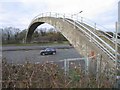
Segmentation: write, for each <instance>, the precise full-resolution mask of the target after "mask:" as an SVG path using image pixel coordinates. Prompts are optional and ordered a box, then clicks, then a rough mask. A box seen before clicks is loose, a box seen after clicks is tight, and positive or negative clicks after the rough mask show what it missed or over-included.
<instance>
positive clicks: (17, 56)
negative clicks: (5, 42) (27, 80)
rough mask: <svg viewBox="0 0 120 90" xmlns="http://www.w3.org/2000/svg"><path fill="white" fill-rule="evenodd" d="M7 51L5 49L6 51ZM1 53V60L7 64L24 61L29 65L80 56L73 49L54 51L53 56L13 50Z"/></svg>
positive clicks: (33, 51) (36, 51)
mask: <svg viewBox="0 0 120 90" xmlns="http://www.w3.org/2000/svg"><path fill="white" fill-rule="evenodd" d="M6 50H7V49H6ZM6 50H5V51H4V50H3V51H2V58H3V60H6V61H7V62H9V63H15V64H23V63H25V62H26V61H29V62H31V63H36V62H45V61H59V60H64V59H69V58H80V57H81V56H80V55H79V54H78V52H77V51H76V50H75V49H74V48H69V49H56V51H57V53H56V54H55V55H45V56H42V55H40V49H38V50H13V51H11V50H10V51H9V50H7V51H6Z"/></svg>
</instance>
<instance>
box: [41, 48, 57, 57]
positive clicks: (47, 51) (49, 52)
mask: <svg viewBox="0 0 120 90" xmlns="http://www.w3.org/2000/svg"><path fill="white" fill-rule="evenodd" d="M53 54H56V50H55V49H54V48H46V49H44V50H41V51H40V55H53Z"/></svg>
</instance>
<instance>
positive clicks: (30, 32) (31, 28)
mask: <svg viewBox="0 0 120 90" xmlns="http://www.w3.org/2000/svg"><path fill="white" fill-rule="evenodd" d="M43 23H44V22H35V23H33V24H32V25H31V26H30V27H29V29H28V33H27V37H26V42H27V43H30V41H31V39H32V34H33V33H34V31H35V29H36V28H37V27H38V26H39V25H41V24H43Z"/></svg>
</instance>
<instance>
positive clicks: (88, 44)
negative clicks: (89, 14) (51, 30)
mask: <svg viewBox="0 0 120 90" xmlns="http://www.w3.org/2000/svg"><path fill="white" fill-rule="evenodd" d="M43 23H48V24H51V25H52V26H54V27H55V28H56V29H57V30H59V31H60V32H61V34H63V36H64V37H66V39H67V40H68V41H69V42H70V43H71V44H72V45H73V46H74V47H75V48H76V50H77V51H78V52H79V54H81V55H83V56H87V57H88V56H89V55H90V54H91V52H94V55H97V54H100V55H102V58H103V59H104V61H106V62H108V61H109V62H111V65H112V64H113V63H112V61H111V60H109V59H110V58H109V56H107V55H106V54H105V53H104V52H103V51H102V50H101V49H100V48H99V47H97V46H96V44H95V43H94V42H92V41H90V39H88V38H87V37H86V35H85V34H84V33H83V32H82V31H80V30H79V28H77V27H75V26H74V25H72V24H71V23H69V22H67V21H66V20H64V19H61V18H54V17H41V18H37V19H35V20H34V21H33V22H32V23H31V24H30V26H29V28H28V33H27V36H26V42H27V43H29V42H30V41H31V38H32V34H33V32H34V31H35V29H36V28H37V27H38V26H39V25H41V24H43Z"/></svg>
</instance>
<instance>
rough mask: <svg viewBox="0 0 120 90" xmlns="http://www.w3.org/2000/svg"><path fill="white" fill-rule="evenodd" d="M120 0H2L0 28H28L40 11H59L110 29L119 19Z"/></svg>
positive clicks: (112, 29)
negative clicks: (119, 5) (119, 3)
mask: <svg viewBox="0 0 120 90" xmlns="http://www.w3.org/2000/svg"><path fill="white" fill-rule="evenodd" d="M118 1H119V0H0V28H4V27H9V26H12V27H16V28H20V29H26V28H28V26H29V24H30V22H31V20H32V19H33V18H34V17H35V16H37V15H38V14H40V13H44V12H57V13H65V14H66V13H70V14H75V13H78V12H79V11H81V10H82V11H83V12H82V13H81V14H80V15H81V16H82V17H86V18H88V19H90V20H92V21H94V22H96V23H98V24H100V25H102V26H104V27H106V28H108V29H109V30H110V31H114V30H115V22H116V21H117V20H118Z"/></svg>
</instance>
